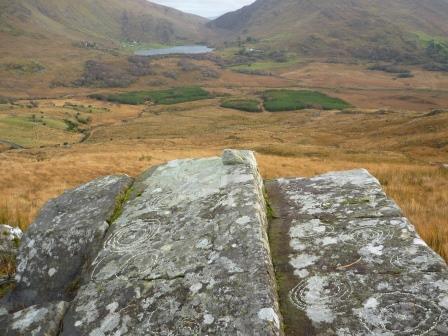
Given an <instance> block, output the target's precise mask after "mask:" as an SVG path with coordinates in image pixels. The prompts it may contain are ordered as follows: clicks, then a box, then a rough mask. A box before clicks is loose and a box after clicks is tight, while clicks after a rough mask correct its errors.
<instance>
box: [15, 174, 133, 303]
mask: <svg viewBox="0 0 448 336" xmlns="http://www.w3.org/2000/svg"><path fill="white" fill-rule="evenodd" d="M130 183H131V179H130V178H129V177H127V176H109V177H105V178H101V179H97V180H94V181H92V182H90V183H88V184H86V185H84V186H82V187H79V188H77V189H74V190H71V191H68V192H66V193H64V194H63V195H62V196H60V197H58V198H56V199H54V200H51V201H49V202H48V203H47V204H46V205H45V206H44V208H43V209H42V211H41V212H40V214H39V216H38V217H37V219H36V221H35V222H34V223H33V224H32V225H31V226H30V227H29V229H28V231H27V232H26V233H25V235H24V236H23V239H22V242H21V244H20V249H19V253H18V256H17V273H16V288H15V290H14V291H13V292H12V293H11V295H10V296H9V297H8V300H7V301H8V305H10V306H11V307H12V309H16V307H29V306H31V305H35V304H43V303H47V302H51V301H69V300H71V299H73V296H74V294H76V287H77V286H78V283H79V276H80V274H81V270H82V268H83V266H84V265H85V263H86V262H88V261H89V260H93V258H94V257H95V255H96V253H97V252H98V250H99V249H100V247H101V243H102V238H103V237H104V234H105V232H106V230H107V228H108V223H107V221H108V220H109V219H110V218H111V216H112V215H113V213H114V211H115V208H116V205H117V202H118V201H119V198H120V195H121V194H122V193H123V192H125V191H126V189H127V188H128V187H129V185H130Z"/></svg>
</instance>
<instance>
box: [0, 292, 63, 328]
mask: <svg viewBox="0 0 448 336" xmlns="http://www.w3.org/2000/svg"><path fill="white" fill-rule="evenodd" d="M67 307H68V303H67V302H63V301H61V302H55V303H49V304H46V305H35V306H30V307H28V308H26V309H23V310H20V311H18V312H15V313H14V314H8V315H7V317H5V318H4V319H3V320H2V321H1V319H2V317H1V315H0V321H1V322H3V323H1V324H0V334H1V335H4V336H23V335H30V336H57V335H58V334H59V329H60V328H59V326H60V323H61V321H62V317H63V316H64V314H65V311H66V310H67Z"/></svg>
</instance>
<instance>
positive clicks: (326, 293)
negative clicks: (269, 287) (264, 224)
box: [266, 170, 448, 336]
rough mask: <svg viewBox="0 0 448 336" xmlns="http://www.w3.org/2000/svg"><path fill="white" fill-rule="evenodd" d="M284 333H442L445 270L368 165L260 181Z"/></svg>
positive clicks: (446, 308)
mask: <svg viewBox="0 0 448 336" xmlns="http://www.w3.org/2000/svg"><path fill="white" fill-rule="evenodd" d="M266 186H267V190H268V194H269V198H270V202H271V205H272V206H273V208H274V213H275V215H276V218H274V219H273V220H272V223H271V233H272V237H273V241H271V243H272V246H273V255H274V260H275V264H276V271H277V272H278V278H279V279H281V280H280V298H281V302H282V306H283V309H282V312H284V319H285V324H286V331H287V334H290V335H338V336H355V335H356V336H358V335H359V336H361V335H381V336H393V335H434V336H435V335H448V318H447V313H448V269H447V266H446V264H445V262H444V261H443V260H442V259H441V258H440V257H439V256H438V255H437V254H436V253H434V252H433V251H432V250H431V249H430V248H428V246H427V245H426V244H425V243H424V242H423V241H422V240H421V239H420V237H419V236H418V235H417V234H416V232H415V230H414V227H413V226H412V225H411V224H410V223H409V222H408V221H407V220H406V218H404V217H402V214H401V211H400V209H399V208H398V207H397V206H396V205H395V204H394V203H393V202H392V201H391V200H389V199H388V198H387V197H386V195H385V194H384V192H383V191H382V189H381V186H380V184H379V182H378V181H377V180H376V179H375V178H374V177H372V176H371V175H370V174H369V173H368V172H367V171H365V170H354V171H348V172H340V173H330V174H326V175H322V176H318V177H314V178H310V179H279V180H276V181H271V182H268V183H267V184H266Z"/></svg>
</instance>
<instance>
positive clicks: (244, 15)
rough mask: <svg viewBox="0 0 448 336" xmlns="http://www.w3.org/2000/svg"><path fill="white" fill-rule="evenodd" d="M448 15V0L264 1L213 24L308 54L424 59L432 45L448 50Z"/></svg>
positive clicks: (229, 33)
mask: <svg viewBox="0 0 448 336" xmlns="http://www.w3.org/2000/svg"><path fill="white" fill-rule="evenodd" d="M447 17H448V1H447V0H331V1H329V0H258V1H256V2H255V3H253V4H252V5H249V6H246V7H244V8H242V9H240V10H238V11H235V12H232V13H228V14H225V15H223V16H221V17H220V18H218V19H216V20H214V21H212V22H210V23H209V26H210V27H213V28H214V29H217V30H220V31H221V34H223V35H227V36H233V37H236V36H241V37H247V36H251V37H256V38H258V39H261V40H262V42H264V43H265V44H268V45H270V46H274V47H281V48H288V49H290V50H296V51H298V52H300V53H301V54H304V55H310V56H326V57H328V56H334V57H356V58H367V59H377V60H404V61H419V60H421V59H424V58H427V57H429V56H428V55H427V50H426V49H427V48H428V45H429V44H430V42H431V41H435V43H436V44H437V45H439V44H442V45H441V49H444V48H445V47H446V48H447V49H446V50H448V44H446V45H445V42H446V41H445V40H448V20H447V19H446V18H447ZM437 48H438V46H436V49H437ZM445 56H447V57H448V54H447V55H445ZM437 57H439V58H443V57H444V53H443V52H441V55H438V56H437Z"/></svg>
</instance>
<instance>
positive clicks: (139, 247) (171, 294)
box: [62, 151, 281, 336]
mask: <svg viewBox="0 0 448 336" xmlns="http://www.w3.org/2000/svg"><path fill="white" fill-rule="evenodd" d="M256 167H257V165H256V162H255V158H254V156H253V154H252V153H251V152H247V151H242V152H238V151H226V152H225V153H224V160H223V159H221V158H209V159H199V160H182V161H173V162H170V163H168V164H166V165H163V166H160V167H157V168H155V169H152V170H150V171H148V172H147V173H145V174H143V175H142V176H141V177H140V178H139V179H138V181H137V182H136V183H135V184H134V187H133V192H132V195H133V196H132V197H131V199H130V200H129V201H128V202H127V203H126V205H125V206H124V211H123V213H122V215H121V216H120V217H119V218H118V219H117V221H115V222H114V223H113V225H112V226H111V228H110V230H109V232H108V234H107V236H106V238H105V242H104V246H103V249H102V250H101V251H100V253H99V254H98V256H97V258H96V259H95V261H94V262H93V263H92V266H91V268H90V270H89V272H88V273H86V276H85V277H84V280H83V284H82V286H81V288H80V290H79V291H78V295H77V296H76V298H75V300H74V302H73V303H72V305H71V307H70V309H69V311H68V312H67V314H66V316H65V319H64V329H63V332H62V335H65V336H67V335H92V336H99V335H145V336H146V335H158V336H164V335H166V336H168V335H280V334H281V328H280V322H281V321H280V317H279V311H278V303H277V297H276V290H275V281H274V276H273V270H272V264H271V259H270V253H269V245H268V241H267V232H266V229H267V218H266V211H265V204H264V199H263V191H262V187H263V183H262V180H261V177H260V175H259V174H258V171H257V168H256Z"/></svg>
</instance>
